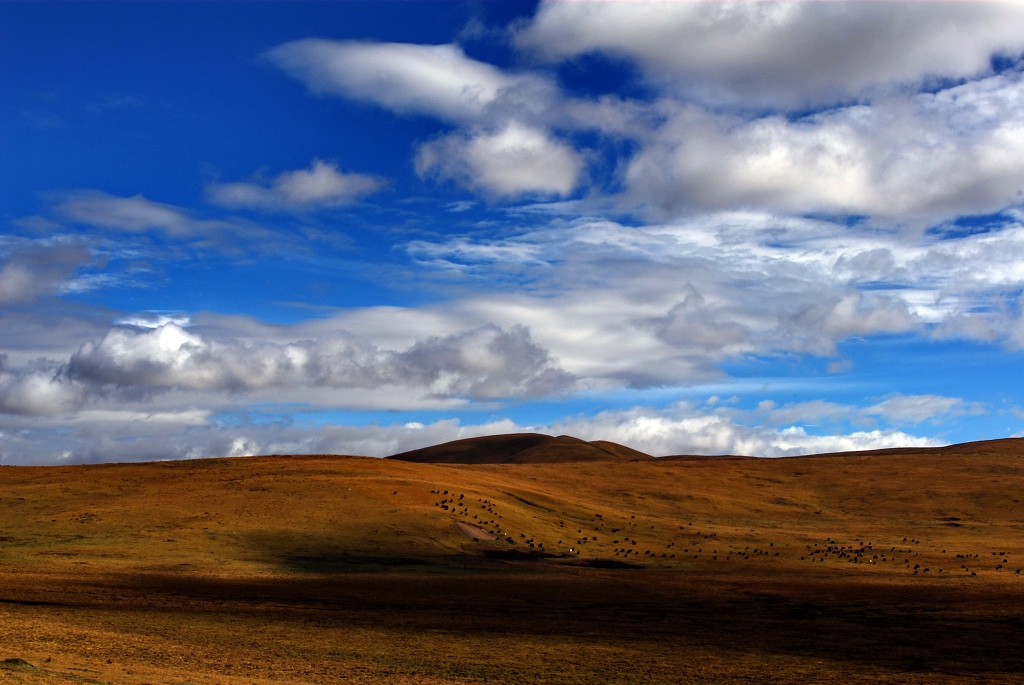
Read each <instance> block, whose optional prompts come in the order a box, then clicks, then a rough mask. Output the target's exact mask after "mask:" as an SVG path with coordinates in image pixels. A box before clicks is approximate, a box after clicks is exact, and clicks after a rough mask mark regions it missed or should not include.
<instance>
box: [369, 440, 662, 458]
mask: <svg viewBox="0 0 1024 685" xmlns="http://www.w3.org/2000/svg"><path fill="white" fill-rule="evenodd" d="M652 458H653V457H651V455H649V454H644V453H643V452H639V451H637V450H634V449H632V448H630V447H626V446H624V445H618V444H616V443H614V442H608V441H606V440H595V441H594V442H586V441H584V440H580V439H579V438H574V437H572V436H569V435H560V436H558V437H551V436H550V435H541V434H539V433H515V434H511V435H491V436H486V437H481V438H466V439H464V440H454V441H452V442H446V443H443V444H440V445H432V446H431V447H424V448H422V449H418V450H412V451H410V452H403V453H401V454H396V455H394V456H391V457H388V459H397V460H399V461H414V462H418V463H422V464H558V463H566V462H583V461H635V460H643V459H652Z"/></svg>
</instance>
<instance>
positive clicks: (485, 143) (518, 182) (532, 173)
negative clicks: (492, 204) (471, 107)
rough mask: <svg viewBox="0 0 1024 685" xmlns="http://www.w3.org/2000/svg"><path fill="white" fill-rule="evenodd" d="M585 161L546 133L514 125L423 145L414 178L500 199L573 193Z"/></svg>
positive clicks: (418, 154)
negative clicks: (455, 185) (447, 183)
mask: <svg viewBox="0 0 1024 685" xmlns="http://www.w3.org/2000/svg"><path fill="white" fill-rule="evenodd" d="M582 168H583V161H582V159H581V157H580V155H579V154H578V153H577V152H576V151H575V150H573V148H571V147H570V146H568V145H566V144H565V143H563V142H561V141H559V140H557V139H555V138H553V137H552V136H551V135H549V134H548V133H546V132H544V131H542V130H538V129H535V128H531V127H528V126H524V125H522V124H519V123H516V122H511V123H509V124H508V125H506V126H505V127H504V128H503V129H501V130H499V131H496V132H493V133H474V134H470V135H464V134H453V135H449V136H445V137H442V138H438V139H436V140H432V141H430V142H427V143H424V144H423V145H421V146H420V147H419V150H418V152H417V155H416V173H418V174H419V175H421V176H432V177H434V178H438V179H441V180H451V181H455V182H457V183H459V184H460V185H463V186H465V187H468V188H472V189H475V190H479V191H482V192H484V193H487V194H491V195H497V196H501V197H517V196H522V195H536V194H540V195H559V196H564V195H568V194H570V193H571V192H572V191H573V189H574V188H575V187H576V185H577V183H578V181H579V178H580V173H581V170H582Z"/></svg>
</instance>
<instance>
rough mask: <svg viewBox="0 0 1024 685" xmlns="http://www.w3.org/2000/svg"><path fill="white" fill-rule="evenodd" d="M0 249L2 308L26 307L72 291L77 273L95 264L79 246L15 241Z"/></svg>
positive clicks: (89, 255) (0, 298) (0, 295)
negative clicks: (26, 304)
mask: <svg viewBox="0 0 1024 685" xmlns="http://www.w3.org/2000/svg"><path fill="white" fill-rule="evenodd" d="M10 242H12V243H13V245H12V246H11V249H10V250H9V251H8V250H4V249H3V247H4V246H0V305H10V304H23V303H27V302H32V301H34V300H36V299H38V298H40V297H45V296H47V295H56V294H59V293H61V292H63V291H65V290H67V289H69V288H70V287H71V284H72V283H73V281H74V279H75V274H76V272H77V271H78V270H79V269H80V268H81V267H83V266H85V265H87V264H89V263H90V262H92V261H93V257H92V255H91V254H90V252H89V250H88V249H87V248H86V247H85V246H84V245H80V244H74V243H70V244H69V243H62V242H59V241H56V242H48V241H20V240H13V241H10Z"/></svg>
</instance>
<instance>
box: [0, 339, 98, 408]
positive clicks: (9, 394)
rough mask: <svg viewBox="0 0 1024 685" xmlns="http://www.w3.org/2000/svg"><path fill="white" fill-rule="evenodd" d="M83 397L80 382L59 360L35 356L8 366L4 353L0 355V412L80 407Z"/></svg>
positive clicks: (6, 356)
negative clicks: (29, 359)
mask: <svg viewBox="0 0 1024 685" xmlns="http://www.w3.org/2000/svg"><path fill="white" fill-rule="evenodd" d="M83 400H84V393H83V391H82V388H81V386H79V385H78V384H76V383H74V382H73V381H71V380H70V379H69V378H68V377H67V375H66V374H65V373H64V368H63V367H62V366H61V365H60V364H57V363H55V362H52V361H48V360H45V359H36V360H32V361H31V362H29V363H28V364H25V365H23V366H20V367H11V366H10V365H9V364H8V355H6V354H3V355H0V414H22V415H52V414H64V413H68V412H73V411H76V410H77V409H79V408H81V406H82V403H83Z"/></svg>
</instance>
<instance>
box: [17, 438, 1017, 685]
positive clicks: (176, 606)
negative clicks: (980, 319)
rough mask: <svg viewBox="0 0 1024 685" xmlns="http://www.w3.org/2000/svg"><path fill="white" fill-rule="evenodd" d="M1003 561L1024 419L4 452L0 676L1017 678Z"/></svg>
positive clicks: (168, 679) (166, 683)
mask: <svg viewBox="0 0 1024 685" xmlns="http://www.w3.org/2000/svg"><path fill="white" fill-rule="evenodd" d="M484 533H486V536H485V535H484ZM1022 567H1024V448H1022V446H1021V441H1019V440H1011V441H992V442H986V443H980V444H976V445H964V446H959V447H957V448H955V449H954V448H949V449H944V450H917V451H901V452H899V453H895V454H889V455H879V454H867V455H865V454H850V455H834V456H830V457H829V458H818V457H808V458H793V459H778V460H759V459H689V460H660V459H655V460H641V461H593V462H576V463H572V464H564V463H542V464H470V465H464V464H420V463H413V462H407V461H400V460H381V459H368V458H358V457H336V456H298V457H259V458H245V459H213V460H197V461H187V462H161V463H149V464H118V465H96V466H67V467H2V468H0V579H2V583H0V683H2V684H7V683H111V684H116V685H129V684H131V685H139V683H151V684H153V685H171V684H181V683H211V684H212V683H218V684H220V683H225V684H230V685H233V684H241V683H245V684H251V683H258V684H260V685H266V684H269V683H293V684H294V683H335V682H346V683H349V682H351V683H385V684H388V683H392V684H395V685H405V684H408V683H418V684H420V683H430V684H436V683H461V684H465V683H483V682H488V683H517V684H518V683H538V684H539V683H622V684H625V683H630V684H632V683H688V682H694V683H696V682H725V683H731V682H744V683H792V682H801V683H878V682H889V683H976V682H981V681H984V682H989V683H1020V682H1022V681H1024V652H1022V650H1021V649H1020V645H1021V644H1024V620H1022V619H1021V617H1022V616H1024V576H1022V575H1021V574H1020V573H1018V569H1021V568H1022ZM5 660H11V661H5ZM18 660H20V661H18Z"/></svg>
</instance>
